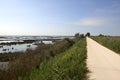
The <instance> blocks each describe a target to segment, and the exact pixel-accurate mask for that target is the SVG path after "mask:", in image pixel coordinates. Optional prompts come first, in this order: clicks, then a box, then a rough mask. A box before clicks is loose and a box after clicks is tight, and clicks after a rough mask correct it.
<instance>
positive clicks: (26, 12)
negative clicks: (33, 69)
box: [0, 0, 120, 36]
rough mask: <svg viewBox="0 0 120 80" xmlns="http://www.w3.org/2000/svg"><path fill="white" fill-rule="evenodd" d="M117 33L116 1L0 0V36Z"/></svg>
mask: <svg viewBox="0 0 120 80" xmlns="http://www.w3.org/2000/svg"><path fill="white" fill-rule="evenodd" d="M78 32H79V33H83V34H85V33H87V32H90V33H91V34H92V35H99V34H104V35H113V36H120V0H0V35H74V34H75V33H78Z"/></svg>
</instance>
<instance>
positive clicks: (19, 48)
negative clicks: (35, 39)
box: [0, 44, 37, 53]
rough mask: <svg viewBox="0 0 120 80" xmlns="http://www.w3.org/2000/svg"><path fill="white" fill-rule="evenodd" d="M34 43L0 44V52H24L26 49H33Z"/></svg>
mask: <svg viewBox="0 0 120 80" xmlns="http://www.w3.org/2000/svg"><path fill="white" fill-rule="evenodd" d="M36 47H37V45H34V44H16V45H0V53H9V52H11V53H13V52H24V51H26V50H27V49H35V48H36Z"/></svg>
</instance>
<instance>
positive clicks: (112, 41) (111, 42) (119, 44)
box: [92, 37, 120, 54]
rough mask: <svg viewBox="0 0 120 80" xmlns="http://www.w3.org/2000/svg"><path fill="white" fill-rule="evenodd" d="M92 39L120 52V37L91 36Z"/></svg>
mask: <svg viewBox="0 0 120 80" xmlns="http://www.w3.org/2000/svg"><path fill="white" fill-rule="evenodd" d="M92 39H94V40H95V41H97V42H99V43H100V44H102V45H104V46H106V47H108V48H109V49H111V50H113V51H115V52H117V53H119V54H120V37H92Z"/></svg>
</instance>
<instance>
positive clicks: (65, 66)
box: [19, 39, 88, 80]
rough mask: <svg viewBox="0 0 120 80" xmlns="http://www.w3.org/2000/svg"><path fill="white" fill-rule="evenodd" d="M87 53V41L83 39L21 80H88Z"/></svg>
mask: <svg viewBox="0 0 120 80" xmlns="http://www.w3.org/2000/svg"><path fill="white" fill-rule="evenodd" d="M86 52H87V51H86V40H85V39H81V40H80V41H78V42H77V43H76V44H75V45H73V46H72V47H71V48H70V49H68V50H66V51H65V52H63V53H61V54H58V55H57V56H55V57H53V58H51V59H50V60H49V61H44V62H43V63H41V64H40V65H39V67H38V68H36V69H33V70H32V71H30V72H29V73H28V74H27V75H26V76H25V77H19V80H87V75H86V74H87V72H88V70H87V67H86V56H87V54H86Z"/></svg>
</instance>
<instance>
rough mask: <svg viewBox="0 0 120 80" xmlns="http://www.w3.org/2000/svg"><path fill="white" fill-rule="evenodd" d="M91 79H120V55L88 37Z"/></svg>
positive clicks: (88, 65)
mask: <svg viewBox="0 0 120 80" xmlns="http://www.w3.org/2000/svg"><path fill="white" fill-rule="evenodd" d="M87 56H88V59H87V67H88V69H89V70H90V73H89V74H88V75H89V79H90V80H120V55H118V54H117V53H115V52H113V51H111V50H109V49H107V48H106V47H103V46H102V45H100V44H98V43H97V42H96V41H94V40H92V39H90V38H87Z"/></svg>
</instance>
